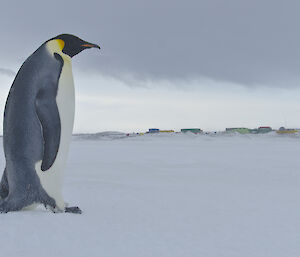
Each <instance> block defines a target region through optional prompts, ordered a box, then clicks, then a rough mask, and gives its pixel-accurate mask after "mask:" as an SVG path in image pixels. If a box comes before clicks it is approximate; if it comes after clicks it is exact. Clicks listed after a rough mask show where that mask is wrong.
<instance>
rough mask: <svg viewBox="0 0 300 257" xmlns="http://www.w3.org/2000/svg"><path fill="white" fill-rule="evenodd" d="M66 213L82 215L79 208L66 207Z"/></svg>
mask: <svg viewBox="0 0 300 257" xmlns="http://www.w3.org/2000/svg"><path fill="white" fill-rule="evenodd" d="M65 212H69V213H74V214H81V213H82V211H81V210H80V208H79V207H77V206H74V207H66V208H65Z"/></svg>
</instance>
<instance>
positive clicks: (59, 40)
mask: <svg viewBox="0 0 300 257" xmlns="http://www.w3.org/2000/svg"><path fill="white" fill-rule="evenodd" d="M56 42H57V44H58V46H59V48H60V50H63V49H64V46H65V41H63V40H62V39H56Z"/></svg>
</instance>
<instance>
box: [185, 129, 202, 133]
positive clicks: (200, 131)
mask: <svg viewBox="0 0 300 257" xmlns="http://www.w3.org/2000/svg"><path fill="white" fill-rule="evenodd" d="M181 132H182V133H187V132H192V133H194V134H200V133H202V132H203V131H202V129H199V128H188V129H181Z"/></svg>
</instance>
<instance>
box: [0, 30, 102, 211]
mask: <svg viewBox="0 0 300 257" xmlns="http://www.w3.org/2000/svg"><path fill="white" fill-rule="evenodd" d="M88 48H99V49H100V47H99V46H98V45H96V44H92V43H89V42H86V41H84V40H82V39H80V38H78V37H76V36H74V35H70V34H61V35H58V36H57V37H54V38H51V39H49V40H48V41H46V42H45V43H43V44H42V45H41V46H40V47H39V48H38V49H37V50H36V51H35V52H34V53H33V54H32V55H30V56H29V57H28V58H27V60H26V61H25V62H24V63H23V65H22V66H21V68H20V70H19V71H18V73H17V75H16V77H15V79H14V81H13V84H12V86H11V88H10V91H9V94H8V97H7V100H6V105H5V111H4V121H3V147H4V154H5V160H6V166H5V169H4V172H3V176H2V179H1V182H0V197H1V199H0V212H4V213H6V212H10V211H18V210H21V209H24V208H30V207H32V206H36V205H38V204H43V205H44V206H45V207H46V208H49V209H51V210H52V211H53V212H73V213H81V210H80V209H79V208H78V207H66V206H65V202H64V199H63V196H62V185H63V171H64V169H65V166H66V160H67V155H68V150H69V145H70V142H71V136H72V130H73V123H74V112H75V92H74V83H73V75H72V63H71V58H72V57H74V56H75V55H77V54H78V53H80V52H81V51H83V50H85V49H88Z"/></svg>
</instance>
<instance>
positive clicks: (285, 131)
mask: <svg viewBox="0 0 300 257" xmlns="http://www.w3.org/2000/svg"><path fill="white" fill-rule="evenodd" d="M297 132H299V129H286V128H285V127H280V128H279V130H277V131H276V133H277V134H295V133H297Z"/></svg>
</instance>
